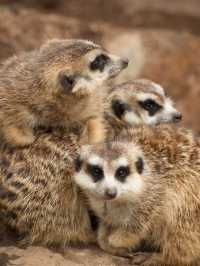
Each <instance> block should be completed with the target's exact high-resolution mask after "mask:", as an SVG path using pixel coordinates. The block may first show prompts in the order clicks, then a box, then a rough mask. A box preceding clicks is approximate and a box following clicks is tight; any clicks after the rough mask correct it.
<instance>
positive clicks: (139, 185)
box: [75, 125, 200, 266]
mask: <svg viewBox="0 0 200 266" xmlns="http://www.w3.org/2000/svg"><path fill="white" fill-rule="evenodd" d="M75 181H76V183H77V184H78V186H79V187H80V188H81V189H82V191H83V192H84V193H85V195H87V196H88V199H89V204H90V207H91V208H92V209H93V211H94V212H95V213H96V215H97V216H99V217H100V219H101V220H100V227H99V229H98V242H99V244H100V246H101V247H102V248H103V249H104V250H106V251H108V252H111V253H114V254H119V255H125V256H126V255H130V256H132V260H133V261H132V262H133V265H142V266H154V265H159V266H164V265H170V266H172V265H173V266H175V265H176V266H177V265H179V266H180V265H181V266H183V265H184V266H186V265H187V266H194V265H196V266H197V265H199V261H200V224H199V217H200V192H199V186H200V139H199V138H198V137H196V136H194V135H193V133H192V132H191V131H189V130H186V129H184V128H176V127H173V126H169V125H160V126H156V127H147V126H144V125H143V126H138V127H136V128H130V129H128V130H124V131H123V132H121V134H120V135H119V136H118V138H116V139H115V140H114V141H112V142H107V143H105V144H99V145H86V146H83V147H82V149H81V152H80V158H79V160H78V167H77V174H76V175H75ZM142 241H146V242H147V243H149V245H150V246H152V247H154V249H155V252H152V253H149V252H148V253H145V252H139V253H138V252H136V251H135V253H134V252H133V253H131V250H133V251H134V250H137V249H138V247H139V246H140V244H141V242H142Z"/></svg>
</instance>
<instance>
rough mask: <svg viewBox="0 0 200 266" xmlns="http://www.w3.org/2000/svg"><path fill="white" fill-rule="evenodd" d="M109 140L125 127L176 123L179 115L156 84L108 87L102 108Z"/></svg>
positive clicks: (139, 82)
mask: <svg viewBox="0 0 200 266" xmlns="http://www.w3.org/2000/svg"><path fill="white" fill-rule="evenodd" d="M104 115H105V119H106V121H107V122H108V128H109V138H112V137H113V135H115V134H118V133H119V132H120V130H122V129H123V128H125V127H129V126H136V125H139V124H146V125H150V126H154V125H157V124H163V123H177V122H179V121H180V120H181V119H182V114H181V113H180V112H179V111H178V110H177V109H176V107H175V104H174V102H173V101H172V100H171V99H170V98H169V97H168V96H167V95H166V92H165V90H164V89H163V87H161V86H160V85H159V84H157V83H155V82H153V81H151V80H147V79H137V80H134V81H129V82H126V83H122V84H119V85H116V86H113V87H111V89H110V92H109V94H108V97H107V98H106V105H105V114H104Z"/></svg>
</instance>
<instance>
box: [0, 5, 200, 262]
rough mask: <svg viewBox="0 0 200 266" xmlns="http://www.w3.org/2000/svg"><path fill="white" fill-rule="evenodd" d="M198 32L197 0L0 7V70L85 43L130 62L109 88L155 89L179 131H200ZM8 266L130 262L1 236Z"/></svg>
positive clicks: (0, 256)
mask: <svg viewBox="0 0 200 266" xmlns="http://www.w3.org/2000/svg"><path fill="white" fill-rule="evenodd" d="M150 3H151V4H150ZM83 6H84V8H83ZM199 26H200V1H199V0H190V1H188V0H174V1H168V4H167V5H166V1H165V0H152V1H149V0H142V1H141V0H124V1H120V0H109V1H105V0H87V1H85V0H73V1H72V0H68V1H64V0H58V1H53V0H41V1H36V0H35V1H34V0H19V1H12V0H0V63H1V62H2V61H3V60H5V59H6V58H7V57H9V56H11V55H13V54H15V53H19V52H21V51H27V50H31V49H33V48H35V47H38V46H40V44H41V43H43V42H44V41H46V40H47V39H50V38H55V37H56V38H87V39H92V40H94V41H96V42H98V43H101V44H103V45H104V46H105V47H106V48H107V49H108V50H112V51H113V52H115V53H118V54H121V55H124V56H127V57H128V58H129V59H130V64H129V68H128V69H127V71H125V72H124V73H123V74H122V75H121V76H120V78H119V79H118V80H116V82H121V81H124V80H128V79H133V78H140V77H142V78H149V79H152V80H154V81H156V82H159V83H161V84H162V85H163V86H164V88H165V89H166V90H167V93H168V94H169V95H171V96H172V97H173V99H174V100H175V101H176V103H177V106H178V109H179V110H180V111H181V112H182V113H183V118H184V119H183V122H182V124H183V125H185V126H187V127H190V128H192V129H194V130H195V131H197V132H200V124H199V117H198V116H199V113H200V104H199V98H200V88H199V84H200V64H199V58H200V35H199V34H200V27H199ZM9 265H20V266H40V265H41V266H65V265H66V266H75V265H89V266H90V265H91V266H93V265H95V266H98V265H105V266H106V265H108V266H109V265H110V266H117V265H123V266H126V265H131V263H130V262H129V261H128V260H125V259H122V258H117V257H113V256H110V255H108V254H105V253H104V252H102V251H100V250H99V249H98V248H96V247H84V248H78V247H77V248H69V249H68V250H67V251H65V252H64V253H59V252H57V251H55V250H54V251H53V250H50V249H47V248H43V247H36V246H35V247H28V248H26V249H22V248H18V247H17V246H16V241H13V240H12V241H10V240H9V239H8V237H7V236H5V237H2V234H1V233H0V266H9Z"/></svg>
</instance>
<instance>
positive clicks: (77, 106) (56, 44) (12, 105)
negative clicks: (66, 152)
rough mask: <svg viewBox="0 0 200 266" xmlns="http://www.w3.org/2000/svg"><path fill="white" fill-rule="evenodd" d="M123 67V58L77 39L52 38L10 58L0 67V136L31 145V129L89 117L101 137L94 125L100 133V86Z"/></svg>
mask: <svg viewBox="0 0 200 266" xmlns="http://www.w3.org/2000/svg"><path fill="white" fill-rule="evenodd" d="M127 65H128V60H127V59H122V58H119V57H117V56H115V55H112V54H109V53H108V52H106V51H105V50H104V49H103V48H102V47H100V46H99V45H96V44H94V43H93V42H90V41H86V40H76V39H74V40H59V39H53V40H51V41H49V42H47V43H46V44H44V45H42V46H41V47H40V48H39V49H36V50H34V51H31V52H27V53H24V54H21V55H19V56H13V57H11V58H10V59H8V60H7V61H6V62H5V63H4V64H3V66H2V67H1V69H0V123H1V130H0V135H1V136H2V138H3V139H4V141H6V142H7V143H9V144H11V145H12V146H26V145H30V144H31V143H33V141H34V139H35V137H34V132H33V130H34V129H36V128H37V127H39V126H42V127H47V128H48V127H50V128H52V127H53V128H56V127H68V125H69V124H70V123H71V122H80V123H87V122H88V121H90V122H89V123H90V127H91V132H94V134H96V135H95V136H96V137H97V138H98V139H101V133H99V134H97V133H95V127H96V124H97V129H98V131H99V130H100V131H102V135H104V133H103V131H104V129H103V123H101V120H102V116H103V110H104V108H103V102H104V100H103V99H104V97H105V95H106V86H103V85H104V84H105V82H106V81H108V80H109V79H110V78H112V77H115V76H116V75H118V74H119V73H120V71H121V70H122V69H124V68H125V67H127ZM90 118H91V120H90ZM95 121H96V124H95ZM102 138H103V136H102ZM97 141H98V140H97Z"/></svg>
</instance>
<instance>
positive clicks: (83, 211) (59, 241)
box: [0, 129, 95, 247]
mask: <svg viewBox="0 0 200 266" xmlns="http://www.w3.org/2000/svg"><path fill="white" fill-rule="evenodd" d="M78 130H79V129H78ZM80 132H81V131H80ZM36 137H37V141H35V142H34V143H33V144H31V145H30V146H29V147H27V148H23V149H21V148H19V149H16V148H15V149H12V148H9V147H7V146H1V154H0V157H1V158H0V162H1V164H0V214H1V215H0V216H1V220H3V222H4V223H5V224H6V225H9V226H11V227H12V228H14V229H16V230H17V231H18V232H19V234H20V235H24V236H25V238H24V239H23V243H24V244H31V243H40V244H44V245H52V244H54V245H55V244H56V245H59V246H61V247H66V246H67V245H68V244H69V243H71V244H75V243H76V244H77V243H90V242H93V241H94V240H95V233H94V232H93V231H92V228H91V223H90V216H89V212H88V206H87V200H86V198H85V196H84V195H83V194H82V192H81V191H80V190H79V189H78V188H77V186H76V185H75V184H74V182H73V178H72V177H73V174H74V171H75V169H74V165H75V163H74V160H75V159H76V157H77V155H78V150H79V141H80V137H79V136H78V132H77V131H76V132H75V133H72V131H71V132H70V133H69V132H65V131H60V130H59V131H56V130H54V131H53V132H51V134H49V133H45V132H40V133H38V134H37V135H36Z"/></svg>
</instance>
